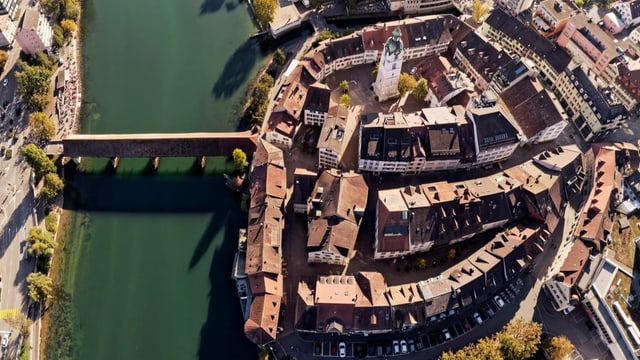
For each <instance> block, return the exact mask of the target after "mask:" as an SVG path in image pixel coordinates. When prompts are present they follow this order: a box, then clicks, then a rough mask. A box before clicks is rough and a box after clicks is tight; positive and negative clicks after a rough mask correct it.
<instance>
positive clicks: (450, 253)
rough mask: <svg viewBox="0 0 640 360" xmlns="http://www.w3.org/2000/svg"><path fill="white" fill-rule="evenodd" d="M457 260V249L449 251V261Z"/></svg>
mask: <svg viewBox="0 0 640 360" xmlns="http://www.w3.org/2000/svg"><path fill="white" fill-rule="evenodd" d="M455 258H456V249H449V252H448V253H447V259H449V260H453V259H455Z"/></svg>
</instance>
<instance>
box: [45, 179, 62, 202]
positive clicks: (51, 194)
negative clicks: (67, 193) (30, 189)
mask: <svg viewBox="0 0 640 360" xmlns="http://www.w3.org/2000/svg"><path fill="white" fill-rule="evenodd" d="M62 189H64V182H63V181H62V179H60V176H58V174H56V173H54V172H52V173H48V174H47V175H45V176H44V187H43V188H42V195H44V198H45V199H47V201H49V202H52V201H53V200H55V199H56V197H57V196H58V194H60V192H61V191H62Z"/></svg>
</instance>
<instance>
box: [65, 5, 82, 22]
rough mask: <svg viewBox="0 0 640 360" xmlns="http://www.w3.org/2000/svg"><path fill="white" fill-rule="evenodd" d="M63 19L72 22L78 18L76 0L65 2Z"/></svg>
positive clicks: (78, 12)
mask: <svg viewBox="0 0 640 360" xmlns="http://www.w3.org/2000/svg"><path fill="white" fill-rule="evenodd" d="M64 17H65V18H67V19H71V20H73V21H78V19H79V18H80V5H78V2H77V1H76V0H66V1H65V4H64Z"/></svg>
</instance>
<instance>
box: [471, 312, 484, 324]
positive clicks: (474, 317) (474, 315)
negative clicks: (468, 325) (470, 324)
mask: <svg viewBox="0 0 640 360" xmlns="http://www.w3.org/2000/svg"><path fill="white" fill-rule="evenodd" d="M473 320H475V321H476V324H478V325H480V324H482V318H481V317H480V314H478V313H477V312H475V313H473Z"/></svg>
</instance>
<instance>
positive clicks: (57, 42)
mask: <svg viewBox="0 0 640 360" xmlns="http://www.w3.org/2000/svg"><path fill="white" fill-rule="evenodd" d="M52 29H53V36H52V39H53V45H54V46H55V47H57V48H61V47H63V46H64V30H63V29H62V27H61V26H60V25H58V24H55V25H53V27H52Z"/></svg>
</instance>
